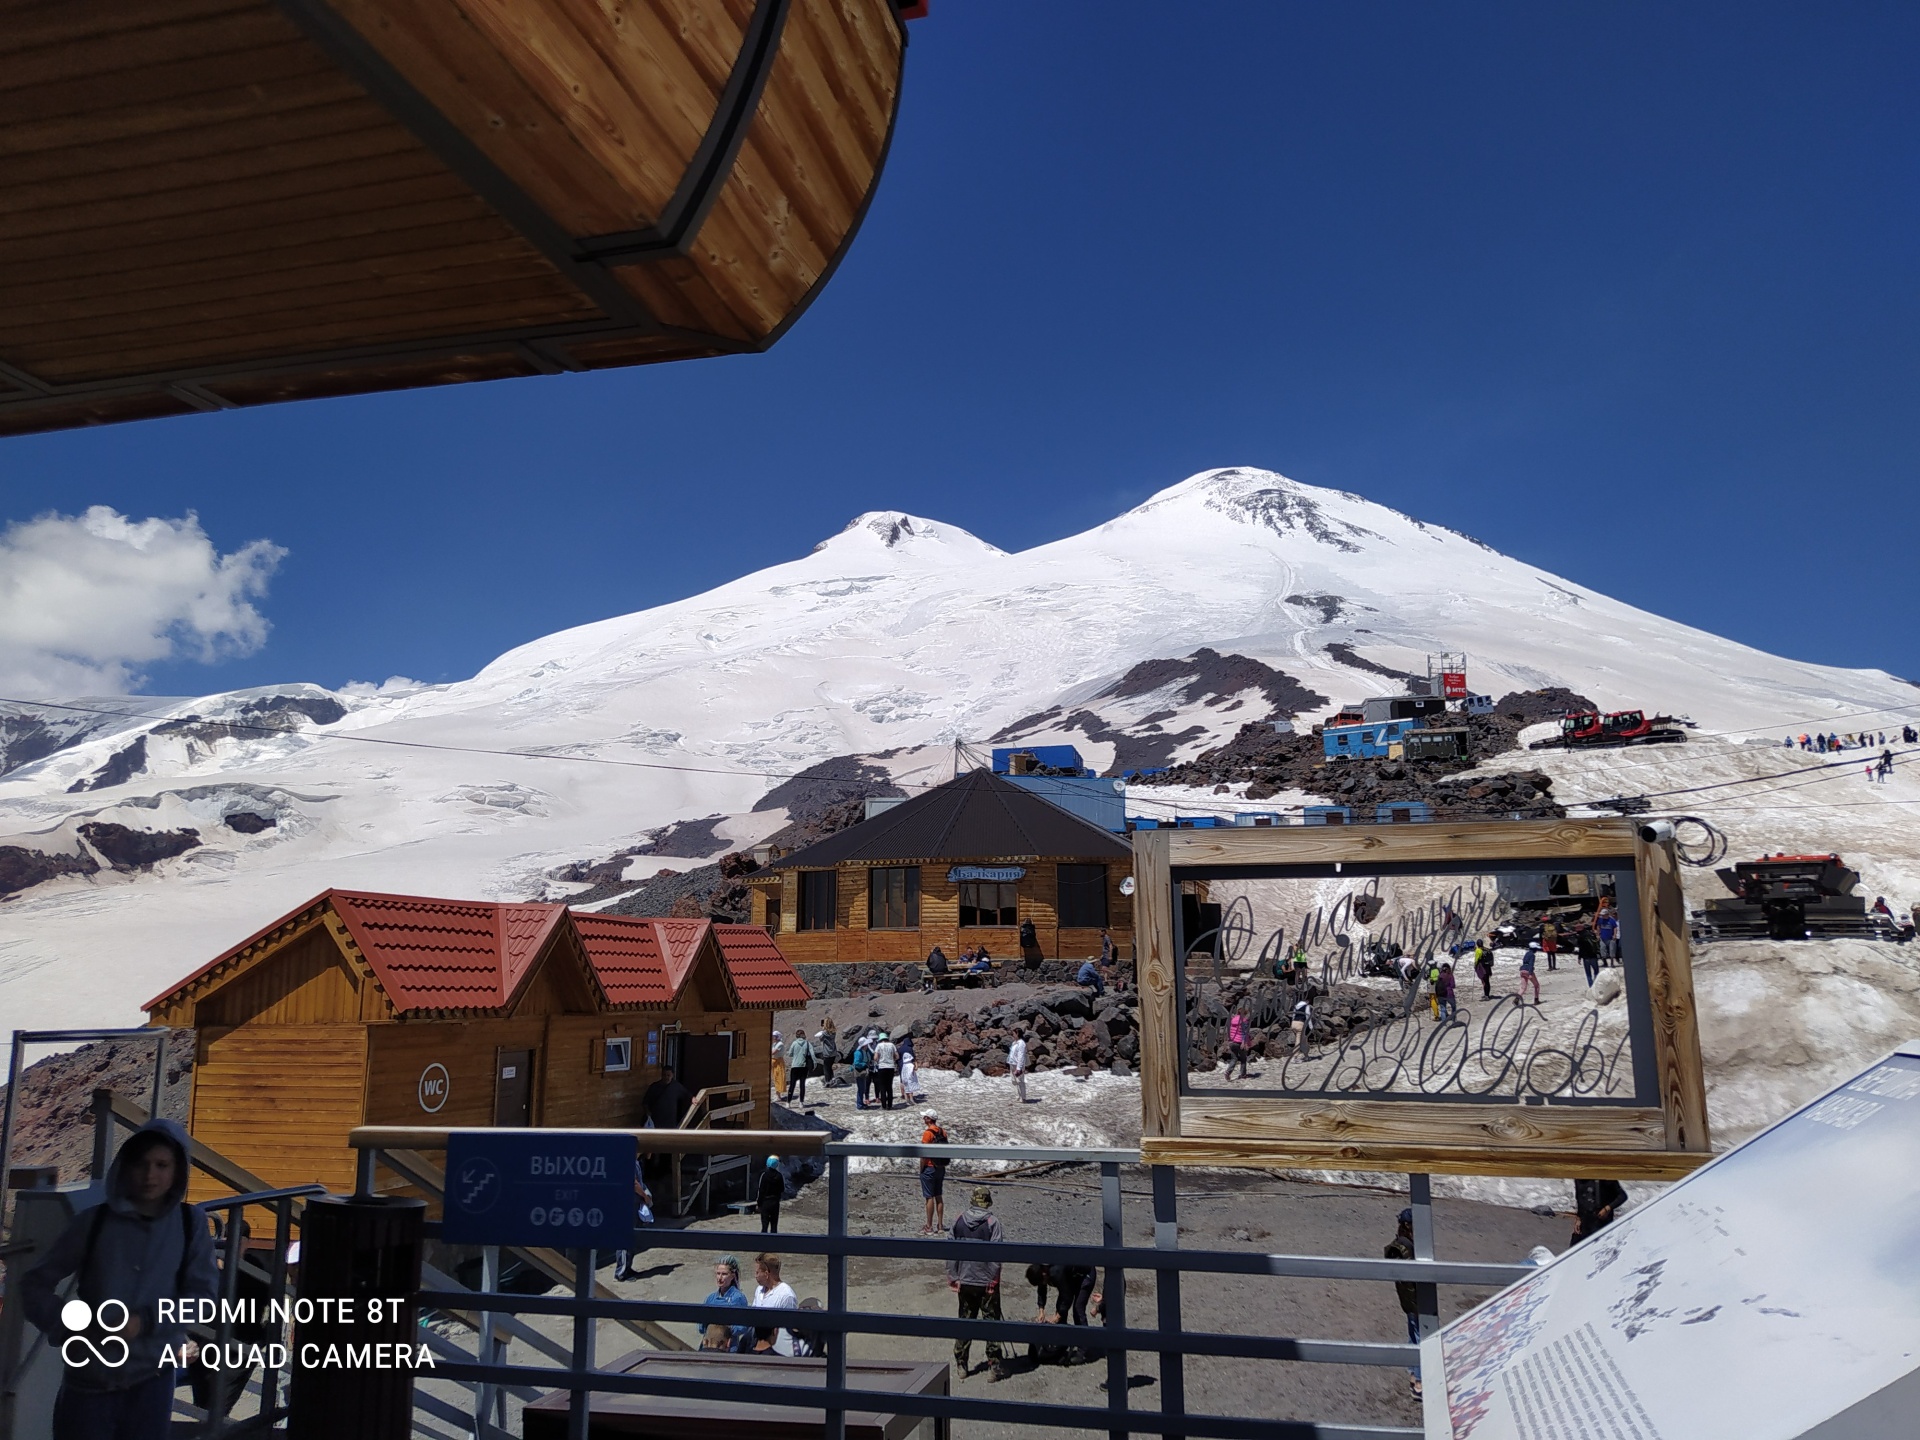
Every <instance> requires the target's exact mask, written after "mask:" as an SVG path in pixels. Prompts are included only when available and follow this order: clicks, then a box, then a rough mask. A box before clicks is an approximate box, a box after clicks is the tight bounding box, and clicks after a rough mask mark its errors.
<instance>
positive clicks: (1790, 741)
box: [1785, 725, 1920, 755]
mask: <svg viewBox="0 0 1920 1440" xmlns="http://www.w3.org/2000/svg"><path fill="white" fill-rule="evenodd" d="M1916 740H1920V731H1916V730H1915V729H1914V728H1913V726H1911V725H1905V726H1902V727H1901V730H1900V743H1901V744H1903V745H1912V744H1914V743H1915V741H1916ZM1785 743H1786V745H1787V746H1788V747H1792V746H1793V745H1794V744H1796V743H1798V745H1799V746H1800V748H1801V749H1802V750H1811V751H1812V752H1813V753H1814V754H1816V755H1825V754H1828V753H1829V752H1831V751H1835V750H1866V749H1869V748H1871V747H1872V746H1875V745H1878V746H1881V747H1882V748H1883V749H1884V748H1885V747H1886V746H1887V745H1888V744H1889V743H1890V742H1889V741H1888V740H1887V732H1886V731H1884V730H1878V731H1876V730H1859V731H1855V732H1854V733H1852V734H1849V735H1836V734H1833V733H1831V732H1829V733H1827V734H1825V735H1808V734H1805V733H1802V734H1801V736H1800V738H1799V740H1798V741H1797V742H1796V741H1795V739H1794V737H1793V736H1791V735H1789V736H1788V737H1787V738H1786V741H1785Z"/></svg>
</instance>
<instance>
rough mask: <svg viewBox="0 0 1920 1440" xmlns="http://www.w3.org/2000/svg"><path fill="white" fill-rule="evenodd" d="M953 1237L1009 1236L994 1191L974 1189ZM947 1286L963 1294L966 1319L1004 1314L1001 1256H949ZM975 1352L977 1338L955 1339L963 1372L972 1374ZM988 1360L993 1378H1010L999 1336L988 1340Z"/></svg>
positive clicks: (955, 1351) (957, 1361) (998, 1238)
mask: <svg viewBox="0 0 1920 1440" xmlns="http://www.w3.org/2000/svg"><path fill="white" fill-rule="evenodd" d="M953 1238H954V1239H956V1240H985V1241H987V1242H988V1243H989V1244H998V1243H999V1242H1000V1241H1001V1240H1003V1239H1004V1238H1005V1236H1003V1235H1002V1234H1001V1231H1000V1221H999V1220H998V1219H997V1218H996V1217H995V1216H994V1213H993V1192H992V1191H991V1190H989V1189H987V1187H986V1186H984V1185H982V1186H980V1187H979V1188H978V1189H977V1190H975V1191H974V1192H973V1204H972V1205H970V1206H969V1207H968V1208H967V1213H966V1214H964V1215H962V1216H961V1217H960V1218H959V1219H958V1220H956V1221H954V1222H953ZM947 1287H948V1288H949V1289H951V1290H954V1291H956V1292H958V1294H959V1296H960V1318H961V1319H962V1320H998V1319H999V1318H1000V1262H999V1261H998V1260H984V1259H983V1260H949V1261H947ZM972 1353H973V1342H972V1341H971V1340H967V1339H960V1340H956V1341H954V1342H953V1363H954V1364H956V1365H958V1366H959V1367H960V1373H961V1374H962V1375H971V1374H972V1373H973V1370H972V1368H971V1367H970V1366H969V1365H968V1363H967V1361H968V1358H969V1357H970V1356H971V1354H972ZM987 1364H989V1365H991V1366H992V1367H993V1378H994V1379H995V1380H1004V1379H1006V1378H1007V1364H1006V1359H1005V1357H1004V1356H1003V1355H1002V1354H1001V1350H1000V1342H999V1341H998V1340H989V1341H987Z"/></svg>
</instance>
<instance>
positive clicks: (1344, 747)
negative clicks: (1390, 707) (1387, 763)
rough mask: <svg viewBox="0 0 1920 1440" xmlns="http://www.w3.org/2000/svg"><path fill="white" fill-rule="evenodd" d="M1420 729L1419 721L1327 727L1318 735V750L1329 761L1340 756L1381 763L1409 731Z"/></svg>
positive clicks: (1376, 721) (1384, 721)
mask: <svg viewBox="0 0 1920 1440" xmlns="http://www.w3.org/2000/svg"><path fill="white" fill-rule="evenodd" d="M1421 727H1422V722H1420V721H1419V720H1374V721H1370V722H1368V723H1366V724H1362V725H1329V726H1328V727H1327V728H1326V729H1324V730H1322V731H1321V732H1320V744H1321V748H1322V749H1323V750H1324V751H1325V752H1326V756H1327V758H1328V759H1329V760H1334V759H1338V758H1339V757H1341V756H1349V757H1354V756H1357V757H1360V758H1363V759H1373V760H1384V759H1386V758H1387V751H1388V747H1389V746H1392V745H1397V744H1399V743H1400V738H1401V736H1403V735H1405V734H1406V733H1407V731H1409V730H1418V729H1420V728H1421Z"/></svg>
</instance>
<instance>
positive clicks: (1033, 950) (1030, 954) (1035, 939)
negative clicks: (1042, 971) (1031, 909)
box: [1020, 920, 1046, 965]
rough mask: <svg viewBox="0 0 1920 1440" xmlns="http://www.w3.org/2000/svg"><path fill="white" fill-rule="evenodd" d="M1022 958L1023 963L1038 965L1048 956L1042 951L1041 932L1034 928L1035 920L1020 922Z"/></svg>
mask: <svg viewBox="0 0 1920 1440" xmlns="http://www.w3.org/2000/svg"><path fill="white" fill-rule="evenodd" d="M1020 959H1021V962H1022V963H1023V964H1027V965H1038V964H1039V963H1040V962H1041V961H1042V960H1044V959H1046V956H1044V955H1042V954H1041V953H1040V932H1039V931H1038V930H1036V929H1034V928H1033V921H1031V920H1022V921H1021V922H1020Z"/></svg>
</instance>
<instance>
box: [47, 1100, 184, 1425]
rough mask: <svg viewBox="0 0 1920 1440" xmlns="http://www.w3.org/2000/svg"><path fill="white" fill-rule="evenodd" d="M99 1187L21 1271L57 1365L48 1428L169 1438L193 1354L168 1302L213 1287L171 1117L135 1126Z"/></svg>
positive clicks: (181, 1139) (177, 1130) (177, 1132)
mask: <svg viewBox="0 0 1920 1440" xmlns="http://www.w3.org/2000/svg"><path fill="white" fill-rule="evenodd" d="M105 1189H106V1198H105V1199H103V1200H102V1201H101V1202H100V1203H99V1204H97V1205H93V1206H90V1207H88V1208H87V1209H85V1210H82V1211H81V1212H80V1213H79V1214H78V1215H76V1216H75V1217H74V1219H73V1223H72V1224H70V1225H69V1226H67V1228H66V1230H65V1231H64V1232H63V1233H62V1234H61V1236H60V1238H59V1239H58V1240H56V1241H54V1243H53V1246H52V1248H51V1249H49V1250H48V1251H47V1254H46V1257H45V1258H44V1259H42V1260H41V1261H40V1263H39V1264H37V1265H35V1266H34V1267H33V1268H32V1269H30V1270H29V1271H27V1273H26V1274H25V1275H24V1276H23V1277H22V1278H21V1281H20V1302H21V1306H22V1309H23V1310H24V1311H25V1313H26V1317H27V1319H28V1320H30V1321H32V1322H33V1324H34V1325H35V1326H36V1327H38V1329H39V1330H40V1331H41V1332H42V1333H43V1334H45V1335H46V1337H47V1340H48V1342H49V1343H50V1344H52V1345H53V1346H54V1347H55V1348H56V1349H58V1350H59V1351H60V1356H61V1360H62V1362H63V1364H64V1366H65V1373H64V1374H63V1375H62V1377H61V1381H60V1394H59V1397H58V1399H56V1400H55V1402H54V1407H53V1437H54V1440H167V1437H168V1435H169V1433H170V1431H171V1427H172V1423H173V1421H172V1416H173V1391H174V1386H175V1384H176V1383H177V1382H178V1378H179V1377H178V1374H177V1371H176V1367H177V1366H178V1365H180V1364H183V1363H185V1362H186V1360H187V1358H188V1356H189V1355H190V1354H191V1349H190V1347H189V1345H188V1341H187V1332H186V1327H185V1326H183V1325H181V1324H180V1323H179V1322H178V1321H177V1320H175V1319H174V1318H172V1317H173V1316H174V1315H176V1314H177V1313H178V1310H177V1307H176V1304H175V1302H177V1301H180V1300H197V1299H212V1298H214V1297H215V1296H216V1295H217V1294H218V1275H217V1273H216V1271H215V1269H214V1259H213V1237H212V1235H211V1234H210V1233H209V1232H208V1229H207V1217H206V1216H205V1215H204V1214H203V1213H202V1212H201V1211H200V1209H199V1208H198V1207H197V1206H193V1205H189V1204H187V1202H186V1194H187V1135H186V1132H185V1131H184V1130H182V1129H181V1128H180V1126H179V1125H178V1124H176V1123H175V1122H174V1121H172V1120H152V1121H149V1122H148V1123H147V1124H145V1125H143V1126H141V1127H140V1128H139V1129H138V1130H136V1131H135V1132H134V1133H133V1134H132V1135H131V1136H129V1137H128V1139H127V1142H126V1144H124V1145H122V1146H121V1147H120V1153H119V1154H118V1155H116V1156H115V1157H114V1161H113V1164H112V1165H111V1166H110V1167H109V1168H108V1170H107V1181H106V1186H105ZM69 1277H73V1279H74V1281H75V1284H74V1291H73V1296H72V1298H71V1299H67V1300H64V1301H63V1300H62V1298H61V1295H60V1286H61V1285H62V1284H63V1283H64V1282H65V1281H66V1280H67V1279H68V1278H69Z"/></svg>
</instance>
